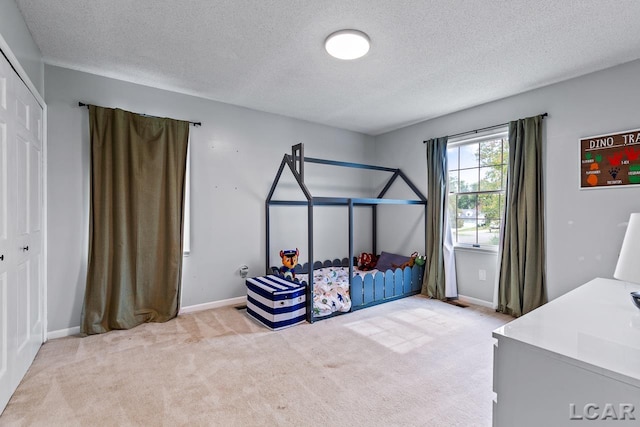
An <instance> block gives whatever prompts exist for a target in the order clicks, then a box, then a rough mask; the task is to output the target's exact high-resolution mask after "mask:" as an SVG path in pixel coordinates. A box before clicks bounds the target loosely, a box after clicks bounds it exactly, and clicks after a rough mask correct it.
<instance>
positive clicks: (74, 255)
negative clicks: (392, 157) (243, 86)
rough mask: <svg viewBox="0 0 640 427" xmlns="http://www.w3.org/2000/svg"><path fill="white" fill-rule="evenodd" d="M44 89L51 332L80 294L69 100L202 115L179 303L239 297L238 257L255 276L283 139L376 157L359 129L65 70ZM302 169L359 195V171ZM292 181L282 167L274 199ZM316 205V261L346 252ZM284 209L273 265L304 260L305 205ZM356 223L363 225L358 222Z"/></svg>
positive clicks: (81, 215) (83, 242)
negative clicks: (291, 252)
mask: <svg viewBox="0 0 640 427" xmlns="http://www.w3.org/2000/svg"><path fill="white" fill-rule="evenodd" d="M45 85H46V88H47V91H46V102H47V105H48V108H49V116H48V124H49V132H48V138H49V165H48V176H47V177H48V180H49V181H48V182H49V196H48V201H47V202H48V204H49V222H48V225H49V247H48V249H49V268H48V272H47V274H48V279H49V283H48V287H49V288H48V289H49V295H48V310H49V331H55V330H60V329H66V328H70V327H74V326H77V325H79V324H80V311H81V308H82V300H83V297H84V286H85V275H86V257H87V255H86V254H87V244H88V243H87V240H88V203H89V201H88V197H89V188H88V184H89V175H88V174H89V136H88V132H89V130H88V112H87V109H86V108H79V107H78V101H85V102H88V103H92V104H96V105H101V106H107V107H118V108H122V109H126V110H130V111H134V112H142V113H147V114H151V115H158V116H168V117H173V118H178V119H186V120H194V121H202V122H203V126H202V127H196V128H194V127H191V128H190V129H191V150H192V151H191V254H190V255H189V256H187V257H185V259H184V272H183V294H182V298H183V300H182V303H183V306H191V305H196V304H202V303H208V302H212V301H219V300H224V299H228V298H233V297H239V296H243V295H245V292H246V291H245V288H244V281H243V280H242V279H240V277H239V275H238V271H237V270H238V267H239V266H240V265H241V264H247V265H248V266H249V267H250V274H252V275H258V274H262V273H263V272H264V268H265V266H264V258H265V248H264V239H265V226H264V201H265V197H266V195H267V193H268V191H269V188H270V186H271V183H272V180H273V178H274V176H275V174H276V171H277V169H278V166H279V165H280V162H281V160H282V157H283V155H284V153H289V152H290V150H291V145H293V144H297V143H299V142H304V144H305V152H306V155H307V156H309V157H322V158H329V159H337V160H344V161H352V162H367V161H369V160H371V157H372V156H373V153H372V150H371V146H372V144H373V138H372V137H369V136H365V135H362V134H359V133H354V132H349V131H344V130H340V129H335V128H331V127H327V126H321V125H317V124H313V123H309V122H304V121H300V120H295V119H291V118H287V117H283V116H278V115H273V114H267V113H262V112H258V111H253V110H249V109H245V108H239V107H234V106H231V105H228V104H222V103H219V102H214V101H208V100H204V99H200V98H196V97H192V96H186V95H181V94H176V93H172V92H167V91H163V90H158V89H153V88H149V87H144V86H139V85H135V84H131V83H126V82H122V81H118V80H113V79H108V78H104V77H99V76H95V75H91V74H86V73H82V72H78V71H73V70H69V69H64V68H59V67H54V66H49V65H47V66H46V67H45ZM325 168H326V167H325ZM306 173H307V182H308V183H309V186H310V187H311V189H312V192H314V194H315V195H330V194H333V195H346V194H358V193H366V190H367V188H369V187H370V184H369V183H368V180H367V179H368V178H366V177H365V176H364V175H363V174H361V173H355V174H354V173H352V172H349V171H348V170H342V169H339V168H333V169H331V170H327V169H323V168H320V167H309V168H308V169H307V170H306ZM292 182H293V180H292V178H291V174H290V173H289V174H284V178H283V181H282V186H281V187H279V188H281V189H279V190H278V191H279V193H280V197H289V196H291V195H292V194H297V195H299V192H297V191H296V190H295V188H294V186H293V184H292ZM298 198H299V197H298ZM296 209H298V210H297V211H296ZM322 209H323V208H317V209H316V211H318V213H317V214H316V216H317V228H316V236H317V237H318V242H317V243H318V244H317V245H315V248H314V250H315V251H316V259H326V258H335V257H338V256H346V255H347V250H348V246H347V244H346V237H344V236H346V226H347V211H346V209H345V210H343V211H337V210H336V209H335V208H325V209H327V210H326V211H321V210H322ZM281 210H282V208H278V209H276V211H274V213H273V223H274V227H273V233H274V236H273V238H274V241H273V244H272V245H271V247H272V250H271V252H272V254H274V255H275V258H272V263H273V264H277V265H279V264H280V260H279V258H277V252H278V251H279V249H285V248H290V247H291V248H293V247H299V248H300V250H301V252H302V254H301V259H302V260H303V261H304V260H305V259H306V252H307V249H306V222H305V220H306V211H305V210H304V209H303V210H300V209H299V208H292V211H284V212H283V211H281ZM361 223H362V224H364V225H362V227H364V228H365V229H366V230H368V228H366V227H367V226H366V224H367V221H366V219H365V218H363V220H362V222H361ZM369 224H370V223H369ZM327 236H329V237H328V238H327ZM333 236H336V237H335V238H334V237H333ZM320 237H322V239H321V238H320ZM357 245H358V246H357V250H360V249H361V248H362V250H364V249H366V248H367V246H368V245H370V241H368V240H367V239H366V238H364V239H360V241H359V242H358V243H357Z"/></svg>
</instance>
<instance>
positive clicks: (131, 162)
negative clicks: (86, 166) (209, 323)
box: [81, 106, 189, 334]
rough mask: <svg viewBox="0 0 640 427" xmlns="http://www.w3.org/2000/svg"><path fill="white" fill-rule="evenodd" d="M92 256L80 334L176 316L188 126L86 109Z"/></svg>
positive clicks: (167, 120)
mask: <svg viewBox="0 0 640 427" xmlns="http://www.w3.org/2000/svg"><path fill="white" fill-rule="evenodd" d="M89 121H90V124H89V127H90V137H91V171H90V175H91V190H90V191H91V194H90V208H89V210H90V223H89V227H90V229H89V259H88V267H87V283H86V291H85V298H84V306H83V309H82V319H81V332H82V333H84V334H98V333H103V332H107V331H109V330H112V329H129V328H132V327H134V326H137V325H139V324H141V323H144V322H164V321H167V320H169V319H171V318H173V317H175V316H176V315H177V313H178V304H179V289H180V280H181V271H182V224H183V204H184V182H185V170H186V158H187V143H188V137H189V123H188V122H185V121H178V120H172V119H165V118H157V117H146V116H141V115H138V114H135V113H130V112H127V111H123V110H120V109H110V108H101V107H96V106H90V107H89Z"/></svg>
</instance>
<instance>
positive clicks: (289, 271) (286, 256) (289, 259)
mask: <svg viewBox="0 0 640 427" xmlns="http://www.w3.org/2000/svg"><path fill="white" fill-rule="evenodd" d="M298 255H300V251H298V248H296V249H295V250H293V249H287V250H284V251H280V258H282V267H280V272H281V273H282V275H283V276H284V278H285V279H289V280H293V279H295V278H296V273H295V272H294V271H293V270H294V268H296V265H297V264H298Z"/></svg>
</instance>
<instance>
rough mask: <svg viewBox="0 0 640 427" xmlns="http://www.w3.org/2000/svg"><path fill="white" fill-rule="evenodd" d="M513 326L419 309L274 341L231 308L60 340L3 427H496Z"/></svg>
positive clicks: (398, 308)
mask: <svg viewBox="0 0 640 427" xmlns="http://www.w3.org/2000/svg"><path fill="white" fill-rule="evenodd" d="M509 320H511V318H510V317H507V316H503V315H500V314H497V313H495V312H493V311H492V310H489V309H485V308H481V307H477V306H470V307H467V308H462V307H457V306H454V305H451V304H445V303H442V302H440V301H434V300H429V299H426V298H423V297H419V296H418V297H411V298H405V299H402V300H398V301H394V302H391V303H387V304H383V305H379V306H375V307H371V308H368V309H364V310H360V311H357V312H354V313H349V314H346V315H343V316H338V317H334V318H332V319H328V320H323V321H319V322H316V323H314V324H313V325H311V324H302V325H298V326H294V327H291V328H288V329H285V330H282V331H278V332H272V331H270V330H268V329H266V328H264V327H262V326H260V325H259V324H257V323H255V322H254V321H253V320H251V319H250V318H249V317H248V316H247V315H246V313H245V312H244V311H239V310H236V309H234V308H232V307H225V308H220V309H215V310H207V311H201V312H197V313H192V314H187V315H182V316H179V317H178V318H177V319H174V320H172V321H169V322H167V323H163V324H145V325H141V326H139V327H137V328H134V329H132V330H130V331H114V332H110V333H107V334H102V335H97V336H91V337H87V338H78V337H68V338H61V339H56V340H51V341H49V342H47V343H46V344H45V345H43V346H42V348H41V349H40V352H39V353H38V356H37V357H36V360H35V361H34V363H33V365H32V367H31V369H30V370H29V372H28V373H27V375H26V377H25V378H24V380H23V381H22V383H21V384H20V386H19V387H18V390H17V391H16V393H15V394H14V395H13V397H12V399H11V401H10V402H9V404H8V406H7V408H6V409H5V411H4V413H3V414H2V416H0V425H3V426H4V425H42V426H52V425H63V426H109V425H112V426H126V425H144V426H151V425H153V426H160V425H164V426H176V425H203V426H209V425H213V426H276V425H277V426H323V425H326V426H329V425H330V426H447V427H451V426H464V427H468V426H474V427H475V426H490V425H491V408H492V403H491V402H492V399H493V397H494V394H493V392H492V357H493V350H492V345H493V339H492V338H491V331H492V330H493V329H495V328H497V327H498V326H500V325H502V324H504V323H506V322H508V321H509Z"/></svg>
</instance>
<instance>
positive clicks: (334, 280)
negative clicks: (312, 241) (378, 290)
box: [296, 267, 371, 317]
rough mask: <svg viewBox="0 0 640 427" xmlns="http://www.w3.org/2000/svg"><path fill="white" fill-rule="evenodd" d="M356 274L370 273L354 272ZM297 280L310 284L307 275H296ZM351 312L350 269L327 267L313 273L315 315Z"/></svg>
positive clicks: (364, 272)
mask: <svg viewBox="0 0 640 427" xmlns="http://www.w3.org/2000/svg"><path fill="white" fill-rule="evenodd" d="M353 273H354V275H355V274H366V273H371V272H370V271H358V270H356V269H354V270H353ZM296 279H298V280H300V281H301V282H302V281H305V282H309V277H308V275H307V274H296ZM349 310H351V297H350V296H349V267H325V268H320V269H317V270H314V271H313V315H314V316H315V317H323V316H328V315H330V314H332V313H334V312H336V311H341V312H348V311H349Z"/></svg>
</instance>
